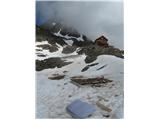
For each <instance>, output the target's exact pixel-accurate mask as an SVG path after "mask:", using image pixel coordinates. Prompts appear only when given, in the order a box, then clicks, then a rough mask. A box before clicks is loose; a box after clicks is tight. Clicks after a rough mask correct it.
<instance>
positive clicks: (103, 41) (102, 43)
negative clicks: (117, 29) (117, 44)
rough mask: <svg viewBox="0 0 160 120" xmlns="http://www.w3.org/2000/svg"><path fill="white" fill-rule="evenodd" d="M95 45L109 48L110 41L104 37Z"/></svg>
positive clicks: (98, 39)
mask: <svg viewBox="0 0 160 120" xmlns="http://www.w3.org/2000/svg"><path fill="white" fill-rule="evenodd" d="M95 44H97V45H99V46H102V47H108V46H109V44H108V39H107V38H106V37H104V36H103V35H102V36H100V37H99V38H97V39H96V40H95Z"/></svg>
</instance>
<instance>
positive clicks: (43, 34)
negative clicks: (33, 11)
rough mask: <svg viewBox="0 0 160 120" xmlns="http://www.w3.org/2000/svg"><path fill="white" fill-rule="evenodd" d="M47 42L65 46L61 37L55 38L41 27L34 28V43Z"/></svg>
mask: <svg viewBox="0 0 160 120" xmlns="http://www.w3.org/2000/svg"><path fill="white" fill-rule="evenodd" d="M45 40H46V41H48V43H49V44H51V45H53V44H55V43H58V44H60V45H61V46H64V45H67V43H66V42H65V41H64V40H63V38H62V37H57V36H55V35H53V34H52V33H51V31H50V30H48V29H44V28H42V27H39V26H36V41H37V42H42V41H45Z"/></svg>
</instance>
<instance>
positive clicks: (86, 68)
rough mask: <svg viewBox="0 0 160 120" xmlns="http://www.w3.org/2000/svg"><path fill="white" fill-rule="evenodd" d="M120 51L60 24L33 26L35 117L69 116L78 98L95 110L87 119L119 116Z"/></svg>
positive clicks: (121, 56) (121, 116) (120, 88)
mask: <svg viewBox="0 0 160 120" xmlns="http://www.w3.org/2000/svg"><path fill="white" fill-rule="evenodd" d="M97 37H99V36H97ZM123 54H124V53H123V50H120V49H118V48H115V47H113V46H111V45H108V46H107V47H103V46H99V45H97V44H96V43H95V42H94V40H90V39H89V38H87V37H86V36H85V35H82V34H80V33H78V32H77V31H76V30H75V29H74V28H71V27H67V26H65V25H63V24H61V23H55V22H54V23H50V24H49V23H47V24H44V25H41V26H36V82H37V88H36V89H37V90H36V93H37V94H36V100H37V101H36V117H37V118H65V119H66V118H72V116H71V115H69V114H68V112H67V111H66V107H67V105H69V104H70V103H71V102H73V101H74V100H77V99H80V100H82V101H84V102H88V103H89V104H92V105H93V106H94V107H95V109H96V111H95V112H94V113H93V114H92V116H90V117H89V118H97V119H100V118H103V119H106V118H123V58H124V56H123Z"/></svg>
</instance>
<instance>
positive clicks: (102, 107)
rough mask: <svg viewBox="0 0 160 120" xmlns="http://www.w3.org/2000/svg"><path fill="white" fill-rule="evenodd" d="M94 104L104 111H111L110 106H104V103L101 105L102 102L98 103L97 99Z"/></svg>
mask: <svg viewBox="0 0 160 120" xmlns="http://www.w3.org/2000/svg"><path fill="white" fill-rule="evenodd" d="M96 105H97V106H98V107H99V108H101V109H102V110H105V111H107V112H111V111H112V109H111V108H109V107H106V106H105V105H103V104H102V103H100V102H99V101H97V102H96Z"/></svg>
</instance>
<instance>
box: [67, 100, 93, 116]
mask: <svg viewBox="0 0 160 120" xmlns="http://www.w3.org/2000/svg"><path fill="white" fill-rule="evenodd" d="M67 111H68V112H69V114H70V115H71V116H72V117H74V118H80V119H84V118H87V117H88V116H90V115H91V114H92V113H93V112H94V111H95V108H94V106H92V105H90V104H88V103H86V102H82V101H80V100H75V101H74V102H72V103H71V104H70V105H69V106H67Z"/></svg>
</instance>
